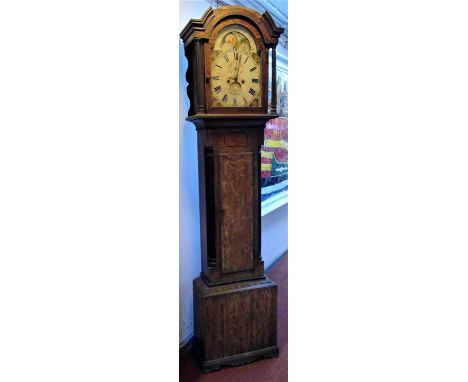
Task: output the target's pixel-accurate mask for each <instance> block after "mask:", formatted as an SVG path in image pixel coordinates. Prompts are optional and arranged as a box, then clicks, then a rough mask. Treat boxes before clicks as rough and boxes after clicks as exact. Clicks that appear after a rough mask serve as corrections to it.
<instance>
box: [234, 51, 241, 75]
mask: <svg viewBox="0 0 468 382" xmlns="http://www.w3.org/2000/svg"><path fill="white" fill-rule="evenodd" d="M239 68H240V54H239V58H238V59H237V72H236V79H235V80H234V81H235V82H237V78H238V77H239Z"/></svg>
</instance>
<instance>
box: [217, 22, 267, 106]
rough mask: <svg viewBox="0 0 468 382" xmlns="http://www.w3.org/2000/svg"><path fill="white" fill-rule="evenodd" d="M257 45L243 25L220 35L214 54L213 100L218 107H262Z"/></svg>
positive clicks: (230, 28) (231, 26)
mask: <svg viewBox="0 0 468 382" xmlns="http://www.w3.org/2000/svg"><path fill="white" fill-rule="evenodd" d="M260 67H261V65H260V57H259V56H258V55H257V46H256V44H255V40H254V39H253V37H252V35H251V34H250V32H249V31H248V30H247V29H246V28H245V27H243V26H241V25H230V26H228V27H226V28H224V29H223V30H222V31H221V32H220V33H219V34H218V36H217V38H216V41H215V44H214V47H213V50H212V54H211V98H212V103H211V105H212V106H215V107H234V108H235V107H255V106H261V85H262V81H261V69H260Z"/></svg>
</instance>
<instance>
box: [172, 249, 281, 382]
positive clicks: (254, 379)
mask: <svg viewBox="0 0 468 382" xmlns="http://www.w3.org/2000/svg"><path fill="white" fill-rule="evenodd" d="M267 274H268V276H269V277H270V278H271V279H272V280H274V281H275V282H276V283H277V284H278V346H279V349H280V354H279V357H278V358H271V359H264V360H259V361H256V362H253V363H251V364H248V365H243V366H238V367H225V368H222V369H221V370H218V371H213V372H211V373H208V374H203V373H202V371H201V370H200V368H199V366H198V365H197V364H196V363H195V358H194V356H193V355H192V353H191V352H188V353H187V354H185V355H184V356H183V357H182V358H180V360H179V381H180V382H195V381H200V382H287V380H288V255H287V253H286V255H284V256H283V257H282V258H281V259H280V260H279V261H278V262H277V263H276V264H274V265H273V266H272V267H271V268H270V269H269V271H268V272H267Z"/></svg>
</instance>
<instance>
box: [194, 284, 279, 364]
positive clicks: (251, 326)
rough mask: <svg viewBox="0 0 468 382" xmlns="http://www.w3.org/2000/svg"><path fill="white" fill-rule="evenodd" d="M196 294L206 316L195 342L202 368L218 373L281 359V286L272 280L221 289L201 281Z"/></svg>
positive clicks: (201, 309) (195, 289)
mask: <svg viewBox="0 0 468 382" xmlns="http://www.w3.org/2000/svg"><path fill="white" fill-rule="evenodd" d="M194 294H195V296H194V297H195V298H194V301H197V303H199V304H200V310H198V311H199V312H202V315H203V316H202V317H201V319H202V322H203V325H202V332H201V333H197V335H196V336H195V339H194V345H195V347H196V349H197V352H198V357H199V358H200V362H201V363H202V365H205V366H206V367H207V368H209V369H215V368H216V367H217V366H218V367H219V365H229V364H242V363H246V362H251V361H253V360H254V359H256V358H258V357H259V356H265V355H266V354H268V355H269V356H274V355H277V352H278V349H277V347H276V340H277V339H276V330H277V327H276V324H277V319H276V309H277V306H276V301H277V286H276V284H275V283H274V282H273V281H271V280H270V279H269V278H268V277H265V278H264V279H263V280H258V281H256V282H253V281H252V282H248V281H243V282H238V283H232V284H229V285H219V286H208V285H206V283H205V282H204V281H203V279H201V278H198V279H196V280H195V281H194ZM262 351H265V352H264V353H263V352H262ZM232 357H234V358H232ZM233 360H235V362H234V361H233ZM233 362H234V363H233ZM205 366H204V367H205Z"/></svg>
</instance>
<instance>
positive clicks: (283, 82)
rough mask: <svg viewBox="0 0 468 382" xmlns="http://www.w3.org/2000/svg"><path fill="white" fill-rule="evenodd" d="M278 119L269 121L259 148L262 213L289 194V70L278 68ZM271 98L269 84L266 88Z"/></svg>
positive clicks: (278, 205) (282, 67)
mask: <svg viewBox="0 0 468 382" xmlns="http://www.w3.org/2000/svg"><path fill="white" fill-rule="evenodd" d="M277 92H278V93H277V101H278V104H277V110H278V114H279V118H275V119H272V120H270V121H268V123H267V125H266V128H265V141H264V144H263V146H262V148H261V161H262V163H261V184H262V189H261V202H262V215H265V214H266V213H268V212H270V211H272V210H274V209H276V208H278V207H280V206H282V205H284V204H286V203H287V196H288V72H287V68H286V67H284V66H278V67H277ZM269 93H270V94H269V97H268V98H269V99H270V100H271V86H270V87H269Z"/></svg>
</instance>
